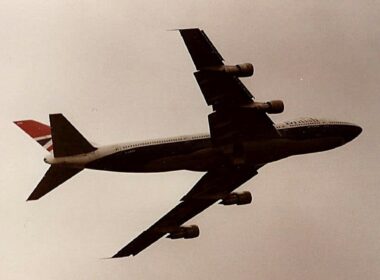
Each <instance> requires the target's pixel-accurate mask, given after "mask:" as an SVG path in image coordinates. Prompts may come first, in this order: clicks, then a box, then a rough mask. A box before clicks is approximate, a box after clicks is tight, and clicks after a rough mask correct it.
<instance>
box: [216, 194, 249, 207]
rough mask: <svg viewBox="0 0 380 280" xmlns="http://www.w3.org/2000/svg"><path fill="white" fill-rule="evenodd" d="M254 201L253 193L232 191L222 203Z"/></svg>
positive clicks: (233, 203) (247, 202) (238, 203)
mask: <svg viewBox="0 0 380 280" xmlns="http://www.w3.org/2000/svg"><path fill="white" fill-rule="evenodd" d="M251 202H252V194H251V193H250V192H241V193H236V192H233V193H230V194H229V195H227V196H226V197H225V198H223V200H222V201H221V202H220V204H223V205H235V204H236V205H244V204H250V203H251Z"/></svg>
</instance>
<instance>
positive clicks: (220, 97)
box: [179, 28, 281, 144]
mask: <svg viewBox="0 0 380 280" xmlns="http://www.w3.org/2000/svg"><path fill="white" fill-rule="evenodd" d="M179 31H180V33H181V36H182V38H183V40H184V42H185V45H186V47H187V49H188V51H189V53H190V56H191V58H192V59H193V62H194V65H195V68H196V69H197V71H196V72H195V73H194V76H195V78H196V80H197V82H198V85H199V88H200V89H201V91H202V94H203V96H204V98H205V100H206V103H207V105H211V106H212V108H213V111H214V112H213V113H211V114H210V115H209V117H208V119H209V126H210V134H211V140H212V141H213V143H214V144H220V143H222V144H226V143H227V144H228V143H235V142H238V141H239V139H240V138H241V136H242V135H244V136H245V137H249V138H250V139H262V138H274V137H278V136H279V135H278V132H277V130H276V129H275V128H274V126H273V122H272V120H271V119H270V118H269V116H268V115H267V114H266V112H268V110H265V109H264V110H263V106H264V107H268V108H270V107H271V106H272V103H271V102H266V103H260V102H255V101H254V100H253V95H252V94H251V93H250V92H249V90H248V89H247V88H246V87H245V86H244V84H243V83H242V82H241V81H240V80H239V77H249V76H251V75H253V71H254V70H253V65H252V64H250V63H244V64H238V65H224V63H223V61H224V60H223V58H222V56H221V55H220V54H219V52H218V51H217V50H216V48H215V46H214V45H213V44H212V43H211V41H210V39H209V38H208V37H207V35H206V33H205V32H204V31H203V30H200V29H199V28H191V29H180V30H179ZM280 107H281V106H280ZM278 111H281V110H278Z"/></svg>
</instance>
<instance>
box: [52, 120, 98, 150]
mask: <svg viewBox="0 0 380 280" xmlns="http://www.w3.org/2000/svg"><path fill="white" fill-rule="evenodd" d="M49 117H50V126H51V135H52V138H53V147H54V157H67V156H74V155H78V154H85V153H89V152H92V151H95V150H96V148H95V147H94V146H92V145H91V144H90V142H88V141H87V139H86V138H84V137H83V136H82V134H80V132H79V131H78V130H77V129H76V128H75V127H74V126H73V125H72V124H71V123H70V122H69V121H68V120H67V119H66V118H65V117H64V116H63V115H62V114H51V115H49Z"/></svg>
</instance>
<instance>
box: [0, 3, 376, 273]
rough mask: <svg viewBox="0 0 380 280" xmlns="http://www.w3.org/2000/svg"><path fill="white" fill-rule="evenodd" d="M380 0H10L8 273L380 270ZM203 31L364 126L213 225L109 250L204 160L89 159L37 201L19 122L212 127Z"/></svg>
mask: <svg viewBox="0 0 380 280" xmlns="http://www.w3.org/2000/svg"><path fill="white" fill-rule="evenodd" d="M379 12H380V4H379V2H378V1H370V0H366V1H359V2H358V1H353V0H347V1H326V0H322V1H311V0H306V1H295V0H293V1H292V0H284V1H273V0H269V1H268V0H266V1H244V0H242V1H232V0H218V1H216V0H215V1H200V0H196V1H174V0H157V1H145V0H139V1H129V0H127V1H126V0H123V1H119V0H115V1H95V0H94V1H83V0H81V1H78V0H75V1H74V0H73V1H66V0H65V1H62V0H60V1H56V0H52V1H42V0H36V1H26V0H16V1H5V0H4V1H0V38H1V44H0V65H1V67H0V77H1V78H0V94H1V95H0V96H1V104H2V109H1V110H0V128H1V131H2V133H1V134H0V149H1V151H2V161H1V162H0V168H1V170H2V176H1V177H0V221H1V224H2V226H1V231H0V278H1V279H12V280H13V279H15V280H18V279H39V280H44V279H58V280H61V279H95V280H98V279H112V280H118V279H218V280H219V279H281V280H287V279H311V280H314V279H345V280H350V279H379V278H380V268H379V265H378V264H379V260H380V241H379V240H380V239H379V236H380V223H379V221H380V204H379V200H380V190H379V185H380V175H379V171H378V167H379V165H378V156H379V152H380V144H379V143H380V142H379V141H378V139H379V137H380V127H379V125H378V118H377V116H378V107H379V104H380V95H379V91H380V85H379V74H378V73H379V72H380V52H379V49H380V27H379V24H378V22H379V20H378V17H379V16H378V15H379ZM189 27H199V28H202V29H204V30H205V31H206V33H207V34H208V36H209V37H210V39H211V40H212V41H213V43H214V45H215V46H216V47H217V48H218V50H219V52H220V53H221V54H222V55H223V57H224V58H225V60H226V63H230V64H236V63H244V62H251V63H253V64H254V66H255V75H254V77H252V78H245V79H244V80H243V82H244V83H245V85H246V86H247V87H248V88H249V89H250V91H251V92H252V93H253V94H254V95H255V97H256V99H257V100H260V101H266V100H271V99H282V100H283V101H284V103H285V112H284V113H283V114H280V115H276V116H272V119H273V120H274V121H275V122H282V121H286V120H291V119H294V118H298V117H307V116H311V117H319V118H329V119H335V120H342V121H349V122H353V123H356V124H358V125H360V126H361V127H362V128H363V132H362V134H361V135H360V136H359V137H358V138H357V139H355V140H354V141H353V142H351V143H349V144H347V145H345V146H342V147H340V148H338V149H335V150H331V151H327V152H323V153H318V154H311V155H303V156H296V157H292V158H288V159H284V160H281V161H278V162H274V163H272V164H268V165H267V166H265V167H264V168H262V169H260V171H259V175H258V176H256V177H255V178H254V179H252V180H250V181H249V182H247V183H246V184H244V185H243V186H242V187H241V188H240V189H241V190H250V191H251V192H252V194H253V196H254V201H253V204H251V205H247V206H241V207H237V206H230V207H224V206H220V205H214V206H213V207H211V208H209V209H208V210H207V211H205V212H204V213H202V214H200V215H199V216H197V217H195V218H193V219H192V220H191V221H190V223H193V224H197V225H198V226H199V227H200V230H201V235H200V237H199V238H197V239H193V240H177V241H174V240H168V239H161V240H159V241H158V242H157V243H155V244H154V245H152V246H151V247H149V248H148V249H147V250H145V251H143V252H142V253H140V254H139V255H137V256H136V257H132V258H121V259H111V260H110V259H105V258H108V257H110V256H112V255H113V254H114V253H116V252H117V251H118V250H119V249H121V248H122V247H123V246H124V245H126V244H127V243H128V242H129V241H131V240H132V239H133V238H135V237H136V236H137V235H138V234H139V233H140V232H141V231H143V230H145V229H146V228H148V227H149V226H150V225H151V224H152V223H153V222H155V221H156V220H157V219H158V218H160V217H161V216H162V215H164V214H165V213H166V212H168V211H169V210H170V209H171V208H173V207H174V206H175V205H176V204H177V203H178V201H179V199H180V198H181V197H182V196H183V195H184V194H185V193H186V192H187V191H188V190H189V189H190V188H191V187H192V186H193V185H194V184H195V183H196V182H197V180H198V179H199V178H200V177H201V175H202V174H201V173H197V172H189V171H176V172H169V173H157V174H128V173H111V172H101V171H92V170H85V171H84V172H81V173H80V174H79V175H77V176H75V177H74V178H72V179H70V180H69V181H67V182H65V183H64V184H63V185H61V186H60V187H59V188H57V189H56V190H54V191H53V192H52V193H50V194H49V195H47V196H46V197H43V198H41V199H40V200H38V201H34V202H26V201H25V200H26V198H27V197H28V196H29V194H30V193H31V192H32V190H33V189H34V187H35V186H36V185H37V183H38V182H39V180H40V179H41V178H42V176H43V174H44V173H45V172H46V170H47V169H48V166H47V165H46V164H45V163H44V162H43V157H44V156H45V155H46V152H45V151H44V150H43V149H41V147H39V146H38V145H37V144H36V143H35V142H34V141H33V140H31V139H29V138H28V136H27V135H25V134H23V132H22V131H21V130H20V129H18V128H17V127H16V126H15V125H14V124H13V123H12V121H14V120H20V119H36V120H39V121H42V122H45V123H48V114H49V113H63V114H64V115H65V116H66V117H67V118H68V119H69V120H70V121H71V122H72V123H73V124H74V125H75V126H76V127H77V128H78V129H79V130H80V131H81V133H82V134H83V135H85V137H86V138H88V139H90V140H91V141H92V142H95V143H98V144H111V143H117V142H128V141H136V140H144V139H151V138H160V137H168V136H175V135H183V134H192V133H201V132H207V131H208V123H207V115H208V114H209V113H210V112H211V109H210V108H208V107H207V106H206V104H205V102H204V99H203V97H202V95H201V92H200V90H199V88H198V85H197V84H196V82H195V79H194V77H193V74H192V73H193V71H194V66H193V64H192V61H191V59H190V56H189V54H188V53H187V50H186V48H185V46H184V44H183V41H182V39H181V37H180V35H179V34H178V33H177V32H169V31H168V30H170V29H175V28H189Z"/></svg>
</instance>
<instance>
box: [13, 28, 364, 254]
mask: <svg viewBox="0 0 380 280" xmlns="http://www.w3.org/2000/svg"><path fill="white" fill-rule="evenodd" d="M179 32H180V34H181V35H182V37H183V39H184V42H185V45H186V47H187V49H188V51H189V53H190V55H191V57H192V59H193V62H194V64H195V67H196V69H197V71H196V72H195V73H194V75H195V78H196V80H197V82H198V85H199V87H200V89H201V92H202V93H203V96H204V98H205V101H206V103H207V105H209V106H212V109H213V112H212V113H211V114H209V116H208V122H209V130H210V133H209V134H197V135H190V136H179V137H174V138H167V139H159V140H148V141H144V142H138V143H137V142H135V143H125V144H116V145H109V146H99V147H98V146H94V145H93V144H91V143H90V142H89V141H88V140H87V139H86V138H84V137H83V136H82V135H81V134H80V133H79V131H78V130H77V129H75V128H74V126H73V125H72V124H71V123H70V122H69V121H68V120H67V119H66V118H65V117H64V116H63V115H62V114H51V115H50V126H48V125H45V124H42V123H39V122H36V121H34V120H23V121H16V122H15V123H16V124H17V125H18V126H19V127H20V128H21V129H23V130H24V131H25V132H26V133H28V134H29V135H30V136H31V137H32V138H34V139H35V140H36V141H37V142H38V143H39V144H40V145H41V146H43V147H44V148H45V149H46V150H47V151H49V152H50V153H49V154H48V155H47V156H46V157H45V159H44V161H45V162H46V163H48V164H50V168H49V169H48V171H47V172H46V174H45V176H44V177H43V178H42V180H41V181H40V183H39V184H38V185H37V187H36V188H35V189H34V191H33V192H32V193H31V195H30V196H29V198H28V200H36V199H39V198H41V197H42V196H44V195H45V194H47V193H48V192H50V191H52V190H53V189H55V188H56V187H57V186H59V185H60V184H62V183H63V182H65V181H66V180H68V179H70V178H71V177H72V176H74V175H76V174H77V173H79V172H80V171H82V170H83V169H86V168H88V169H97V170H108V171H117V172H165V171H174V170H191V171H199V172H204V175H203V176H202V178H201V179H200V180H199V181H198V182H197V183H196V184H195V186H194V187H193V188H192V189H191V190H190V191H189V192H188V193H187V194H186V195H185V196H184V197H182V199H181V202H180V203H179V204H178V205H177V206H176V207H175V208H174V209H173V210H171V211H170V212H169V213H167V214H166V215H164V216H163V217H162V218H161V219H159V220H158V221H157V222H156V223H155V224H153V225H152V226H151V227H149V228H148V229H147V230H145V231H144V232H143V233H141V234H140V235H139V236H137V237H136V238H135V239H134V240H133V241H131V242H130V243H129V244H128V245H126V246H125V247H124V248H122V249H121V250H120V251H119V252H118V253H117V254H115V255H114V256H113V257H114V258H118V257H125V256H130V255H136V254H138V253H140V252H141V251H142V250H144V249H146V248H147V247H148V246H150V245H151V244H152V243H154V242H156V241H157V240H158V239H160V238H161V237H164V236H166V237H167V238H171V239H179V238H185V239H189V238H195V237H197V236H198V235H199V228H198V227H197V226H196V225H190V226H189V225H184V224H185V223H186V222H187V221H188V220H190V219H191V218H193V217H194V216H196V215H197V214H199V213H201V212H202V211H203V210H205V209H206V208H208V207H209V206H211V205H212V204H214V203H216V202H219V203H220V204H223V205H244V204H249V203H251V201H252V195H251V193H250V192H248V191H244V192H236V191H235V190H236V189H237V188H238V187H239V186H240V185H242V184H243V183H245V182H247V181H248V180H250V179H251V178H252V177H254V176H255V175H257V171H258V170H259V169H260V168H261V167H262V166H264V165H265V164H267V163H270V162H273V161H277V160H280V159H283V158H286V157H289V156H293V155H300V154H307V153H315V152H321V151H326V150H330V149H334V148H336V147H339V146H341V145H343V144H345V143H347V142H349V141H351V140H352V139H354V138H355V137H356V136H358V135H359V134H360V133H361V131H362V129H361V128H360V127H359V126H357V125H355V124H352V123H348V122H340V121H330V120H324V119H316V118H304V119H300V120H296V121H287V122H284V123H279V124H274V123H273V122H272V120H271V119H270V118H269V116H268V114H278V113H281V112H283V110H284V104H283V102H282V101H281V100H274V101H268V102H257V101H254V98H253V96H252V94H251V93H250V92H249V90H248V89H247V88H246V87H245V86H244V84H243V83H242V82H241V81H240V80H239V78H240V77H249V76H252V75H253V66H252V64H250V63H244V64H238V65H225V64H224V59H223V58H222V56H221V55H220V54H219V52H218V51H217V50H216V48H215V47H214V45H213V44H212V43H211V41H210V40H209V38H208V37H207V36H206V34H205V33H204V32H203V31H202V30H200V29H181V30H179Z"/></svg>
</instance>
